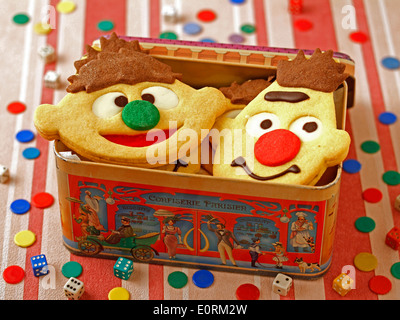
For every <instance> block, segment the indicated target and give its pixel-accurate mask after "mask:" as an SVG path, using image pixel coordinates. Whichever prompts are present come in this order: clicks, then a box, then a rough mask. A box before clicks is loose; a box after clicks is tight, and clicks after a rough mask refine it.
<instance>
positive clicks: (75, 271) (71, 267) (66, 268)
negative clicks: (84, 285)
mask: <svg viewBox="0 0 400 320" xmlns="http://www.w3.org/2000/svg"><path fill="white" fill-rule="evenodd" d="M61 273H62V274H63V276H64V277H66V278H71V277H74V278H77V277H79V276H80V275H81V273H82V265H81V264H80V263H79V262H76V261H68V262H67V263H65V264H64V265H63V266H62V268H61Z"/></svg>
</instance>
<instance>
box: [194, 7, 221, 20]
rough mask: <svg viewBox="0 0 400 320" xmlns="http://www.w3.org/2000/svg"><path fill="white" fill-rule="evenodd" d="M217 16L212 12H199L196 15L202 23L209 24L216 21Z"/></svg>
mask: <svg viewBox="0 0 400 320" xmlns="http://www.w3.org/2000/svg"><path fill="white" fill-rule="evenodd" d="M216 17H217V15H216V14H215V12H214V11H212V10H208V9H206V10H201V11H199V13H197V19H199V20H200V21H203V22H211V21H214V20H215V19H216Z"/></svg>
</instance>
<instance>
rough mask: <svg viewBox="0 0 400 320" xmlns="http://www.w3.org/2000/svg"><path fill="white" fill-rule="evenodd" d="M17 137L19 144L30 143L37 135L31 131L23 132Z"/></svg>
mask: <svg viewBox="0 0 400 320" xmlns="http://www.w3.org/2000/svg"><path fill="white" fill-rule="evenodd" d="M15 137H16V138H17V140H18V141H19V142H30V141H32V140H33V139H34V138H35V134H34V133H33V132H32V131H31V130H21V131H19V132H18V133H17V134H16V136H15Z"/></svg>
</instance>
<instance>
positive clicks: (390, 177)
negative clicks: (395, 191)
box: [382, 170, 400, 186]
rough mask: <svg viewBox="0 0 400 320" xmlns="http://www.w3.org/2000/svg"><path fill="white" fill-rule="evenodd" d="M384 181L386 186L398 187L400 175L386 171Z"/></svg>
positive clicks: (383, 176)
mask: <svg viewBox="0 0 400 320" xmlns="http://www.w3.org/2000/svg"><path fill="white" fill-rule="evenodd" d="M382 179H383V182H385V183H386V184H388V185H390V186H397V185H398V184H400V173H398V172H397V171H392V170H390V171H386V172H385V173H384V174H383V175H382Z"/></svg>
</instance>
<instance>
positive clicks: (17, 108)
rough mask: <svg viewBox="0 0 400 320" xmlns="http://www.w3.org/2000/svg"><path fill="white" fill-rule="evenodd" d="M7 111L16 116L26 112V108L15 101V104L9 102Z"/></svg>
mask: <svg viewBox="0 0 400 320" xmlns="http://www.w3.org/2000/svg"><path fill="white" fill-rule="evenodd" d="M7 110H8V111H9V112H11V113H14V114H17V113H21V112H24V111H25V110H26V106H25V104H23V103H22V102H18V101H15V102H11V103H10V104H9V105H8V106H7Z"/></svg>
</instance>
